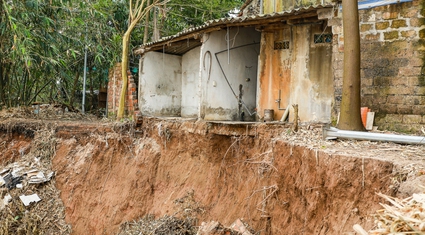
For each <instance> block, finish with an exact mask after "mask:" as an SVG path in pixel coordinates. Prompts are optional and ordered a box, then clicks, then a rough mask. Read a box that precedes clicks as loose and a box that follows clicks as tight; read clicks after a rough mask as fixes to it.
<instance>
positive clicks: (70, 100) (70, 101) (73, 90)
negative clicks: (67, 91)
mask: <svg viewBox="0 0 425 235" xmlns="http://www.w3.org/2000/svg"><path fill="white" fill-rule="evenodd" d="M78 78H80V71H79V70H78V69H77V71H76V74H75V78H74V84H73V85H72V90H71V96H70V97H69V106H71V107H72V108H74V100H75V91H76V90H77V84H78Z"/></svg>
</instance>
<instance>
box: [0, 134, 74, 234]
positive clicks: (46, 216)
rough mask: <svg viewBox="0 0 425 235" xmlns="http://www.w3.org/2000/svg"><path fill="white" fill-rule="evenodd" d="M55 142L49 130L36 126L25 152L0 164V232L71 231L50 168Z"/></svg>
mask: <svg viewBox="0 0 425 235" xmlns="http://www.w3.org/2000/svg"><path fill="white" fill-rule="evenodd" d="M55 145H56V141H55V138H54V132H53V131H52V130H48V129H40V130H37V131H36V132H35V136H34V140H33V141H32V145H31V150H30V151H29V153H28V154H25V153H24V152H22V153H21V156H20V158H19V159H18V160H17V161H15V162H13V163H10V164H8V165H7V166H0V218H1V220H0V234H70V233H71V226H70V225H68V224H66V223H65V220H64V218H65V212H64V206H63V203H62V201H61V200H60V197H59V192H58V190H57V189H56V187H55V180H54V172H53V171H52V170H51V157H52V156H53V155H54V153H55Z"/></svg>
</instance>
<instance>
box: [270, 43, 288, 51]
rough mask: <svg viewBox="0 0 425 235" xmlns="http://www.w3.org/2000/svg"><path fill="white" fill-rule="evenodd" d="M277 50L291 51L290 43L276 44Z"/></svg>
mask: <svg viewBox="0 0 425 235" xmlns="http://www.w3.org/2000/svg"><path fill="white" fill-rule="evenodd" d="M274 49H275V50H289V41H279V42H274Z"/></svg>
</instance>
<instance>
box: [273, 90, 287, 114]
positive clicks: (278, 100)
mask: <svg viewBox="0 0 425 235" xmlns="http://www.w3.org/2000/svg"><path fill="white" fill-rule="evenodd" d="M280 93H281V90H280V89H279V98H278V99H277V100H275V102H276V103H277V104H278V105H277V108H278V109H279V110H285V109H284V108H282V107H280V101H282V99H281V98H280Z"/></svg>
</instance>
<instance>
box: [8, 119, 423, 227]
mask: <svg viewBox="0 0 425 235" xmlns="http://www.w3.org/2000/svg"><path fill="white" fill-rule="evenodd" d="M59 112H60V111H59ZM13 115H15V114H13ZM28 115H29V116H26V115H15V116H12V117H10V115H9V116H8V115H2V117H3V118H0V120H1V122H0V131H1V137H0V141H1V146H0V147H1V148H0V151H1V152H2V155H1V158H0V164H1V165H0V166H2V167H5V166H7V165H8V164H10V163H13V162H16V161H18V160H19V159H20V158H22V156H26V155H28V154H29V153H30V149H31V148H32V146H33V145H34V136H37V133H38V132H39V131H40V130H41V129H42V128H50V129H52V130H53V132H54V135H53V137H52V138H54V139H55V142H54V145H55V146H54V149H55V151H54V154H53V156H52V157H51V167H52V170H53V171H54V172H55V176H54V179H52V183H54V186H55V190H58V192H60V199H61V201H62V202H63V209H64V221H65V222H64V225H63V226H65V223H66V224H68V225H71V229H72V234H117V233H118V232H119V231H120V226H121V227H122V226H123V224H124V223H125V222H131V221H134V220H138V219H140V218H142V217H144V216H146V215H153V216H154V217H155V218H160V217H163V216H165V215H175V216H180V217H184V216H185V215H188V213H190V215H191V216H193V217H194V218H196V221H195V223H196V225H197V226H199V225H200V224H201V223H202V222H208V221H212V220H214V221H220V222H221V223H222V224H223V225H225V226H230V224H232V223H233V222H234V221H235V220H237V219H242V220H243V221H245V222H246V223H247V224H249V226H251V227H252V228H253V230H255V231H257V232H259V233H260V234H327V235H329V234H354V233H353V232H354V231H353V229H352V226H353V225H354V224H361V225H362V226H363V227H364V228H365V229H372V228H373V227H374V226H375V225H374V219H373V217H372V215H373V213H375V211H376V210H378V209H380V208H381V207H380V205H379V203H380V202H383V199H382V198H380V197H379V196H377V195H376V193H377V192H381V193H384V194H387V195H392V196H399V197H402V196H406V195H410V194H412V193H414V192H419V191H421V190H422V189H421V188H420V187H419V186H418V185H421V184H422V185H425V183H424V182H425V178H424V177H425V176H423V175H424V174H425V171H424V169H425V168H424V161H423V159H424V157H425V148H424V147H423V146H412V145H399V144H393V143H374V142H369V141H349V140H337V141H324V140H322V137H321V126H320V125H317V124H316V125H307V124H306V125H303V126H301V129H300V130H299V131H298V132H294V131H292V130H291V126H290V125H282V124H279V123H256V124H241V123H214V122H204V121H194V120H182V119H172V118H168V119H155V118H147V117H146V118H144V119H143V123H142V125H141V126H138V127H136V126H134V125H132V124H131V123H113V122H108V121H105V120H96V119H94V118H93V119H89V120H82V119H81V118H78V117H77V118H76V117H73V116H72V115H69V116H67V117H66V118H63V119H60V118H49V117H43V116H41V117H40V116H37V117H33V115H32V114H31V112H29V114H28ZM40 187H45V186H43V185H42V186H40ZM187 195H191V198H192V200H191V201H190V203H186V201H185V198H187ZM44 201H46V200H44ZM39 203H43V200H42V201H41V202H39ZM58 231H65V230H58ZM63 234H66V232H64V233H63Z"/></svg>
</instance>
